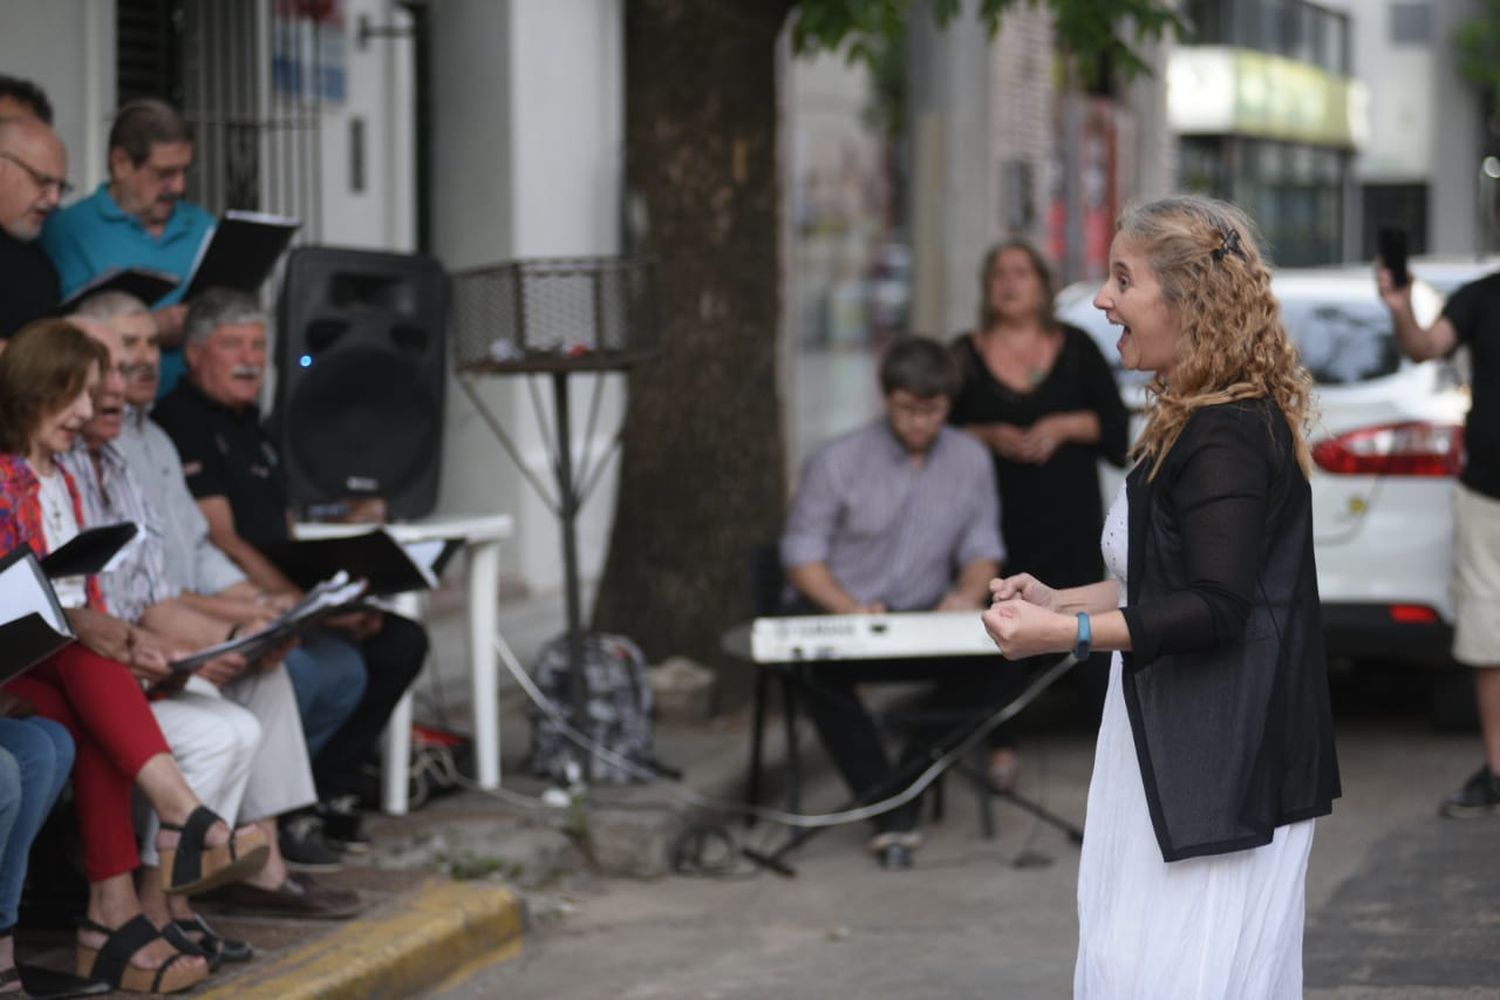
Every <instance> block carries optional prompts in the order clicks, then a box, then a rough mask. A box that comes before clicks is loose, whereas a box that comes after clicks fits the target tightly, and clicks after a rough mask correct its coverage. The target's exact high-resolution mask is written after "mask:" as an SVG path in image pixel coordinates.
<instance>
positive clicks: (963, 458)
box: [781, 417, 1005, 611]
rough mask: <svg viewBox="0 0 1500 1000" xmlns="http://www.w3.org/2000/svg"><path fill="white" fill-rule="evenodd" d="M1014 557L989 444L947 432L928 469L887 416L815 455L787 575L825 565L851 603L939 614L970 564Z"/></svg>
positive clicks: (784, 547) (790, 529)
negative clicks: (1008, 551) (1008, 549)
mask: <svg viewBox="0 0 1500 1000" xmlns="http://www.w3.org/2000/svg"><path fill="white" fill-rule="evenodd" d="M1004 558H1005V546H1004V544H1003V543H1002V542H1001V541H1000V500H999V497H998V495H997V494H996V491H995V470H994V465H993V464H992V463H991V461H990V456H989V453H988V452H987V451H986V450H985V448H984V446H983V445H982V444H980V443H979V442H978V441H976V440H974V439H973V438H972V437H970V436H969V435H967V434H965V433H963V432H962V431H957V430H954V429H953V428H951V427H944V428H943V429H942V432H941V433H940V434H939V435H938V438H937V440H936V441H935V442H934V443H933V445H932V448H931V450H930V451H928V453H927V459H926V461H925V462H923V463H922V466H921V467H920V468H918V467H917V466H915V465H913V464H912V462H911V459H910V457H909V456H908V455H907V453H906V450H905V449H904V448H903V447H902V446H901V442H900V441H898V440H897V439H896V436H895V434H894V433H893V432H892V431H891V429H890V425H889V424H888V423H887V422H886V419H885V418H884V417H881V418H880V419H878V420H876V421H875V422H873V423H871V424H867V425H866V426H864V427H862V428H860V429H858V430H856V431H852V432H850V433H848V434H845V435H843V436H842V437H839V438H835V439H834V440H833V441H830V442H828V443H827V444H825V445H823V446H822V447H821V448H819V449H818V450H817V451H816V452H814V453H813V455H812V457H810V458H809V459H808V460H807V463H806V464H805V465H804V466H803V468H802V478H801V480H800V482H799V483H798V485H797V495H796V498H795V499H794V500H793V502H792V509H791V512H790V514H788V516H787V523H786V531H785V533H784V534H783V535H782V536H781V564H782V565H783V566H784V567H786V568H788V569H793V568H796V567H798V566H806V565H809V564H811V563H823V564H824V565H825V566H827V567H828V570H829V572H830V573H832V574H833V577H834V579H836V580H838V582H839V585H840V586H842V587H843V588H844V589H845V590H846V591H848V592H849V596H851V597H853V598H854V599H855V600H857V601H859V602H860V603H862V604H863V603H870V602H874V601H879V602H881V603H883V604H884V605H885V606H886V607H887V608H888V609H890V610H892V611H925V610H927V609H929V608H932V607H934V606H935V605H936V604H937V603H938V602H939V601H941V600H942V599H943V595H944V594H946V593H947V592H948V590H949V588H950V587H951V586H952V584H953V582H954V581H955V579H956V578H957V576H958V574H959V572H960V571H961V570H962V569H963V568H964V567H965V566H968V565H969V564H970V563H973V562H975V561H977V560H981V559H993V560H995V561H996V562H1002V561H1003V560H1004Z"/></svg>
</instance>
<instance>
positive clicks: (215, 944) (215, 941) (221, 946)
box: [162, 913, 255, 972]
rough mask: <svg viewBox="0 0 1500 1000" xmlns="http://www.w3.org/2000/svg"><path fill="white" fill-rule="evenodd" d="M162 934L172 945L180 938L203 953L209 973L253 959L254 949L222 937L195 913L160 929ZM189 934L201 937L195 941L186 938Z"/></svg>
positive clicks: (244, 943) (238, 941)
mask: <svg viewBox="0 0 1500 1000" xmlns="http://www.w3.org/2000/svg"><path fill="white" fill-rule="evenodd" d="M162 933H163V934H165V935H166V937H167V940H168V941H172V942H173V943H174V944H175V943H176V939H177V938H181V939H182V940H183V941H186V942H187V943H188V944H190V945H192V946H193V947H195V948H197V949H198V950H199V951H201V952H203V955H204V957H205V958H207V959H208V968H209V971H210V972H218V971H219V966H220V965H222V964H223V963H225V962H248V961H250V960H251V959H253V958H254V957H255V949H254V948H252V947H250V943H249V942H248V941H240V940H237V939H235V938H230V937H224V936H223V935H221V934H219V933H218V932H217V931H215V930H214V929H213V928H212V927H210V926H209V923H208V921H207V920H204V919H203V916H202V915H201V914H196V913H195V914H193V916H192V917H191V918H189V919H187V920H174V921H172V922H171V923H170V924H168V925H167V926H166V927H165V928H163V929H162ZM174 934H175V936H176V937H174ZM189 934H201V935H203V936H202V937H200V938H198V939H197V940H196V941H195V940H193V939H192V938H191V937H189V936H188V935H189Z"/></svg>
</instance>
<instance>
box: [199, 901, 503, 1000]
mask: <svg viewBox="0 0 1500 1000" xmlns="http://www.w3.org/2000/svg"><path fill="white" fill-rule="evenodd" d="M524 926H525V904H524V903H523V902H522V901H521V898H520V897H519V896H517V895H516V894H515V893H513V892H511V891H510V890H509V889H506V888H504V887H503V886H498V885H480V884H475V883H460V882H440V881H430V882H426V883H424V884H423V885H422V886H421V887H420V888H418V889H417V890H415V891H414V892H412V893H411V894H410V895H409V896H407V897H406V898H404V899H402V900H400V901H399V902H397V903H395V904H393V905H392V906H391V907H390V908H389V909H387V910H386V911H385V912H383V913H381V914H380V915H378V916H374V917H369V918H365V919H361V920H357V921H354V922H352V923H350V924H348V925H346V926H344V927H341V928H339V929H338V930H337V931H335V932H333V933H332V934H329V935H328V936H327V937H324V938H322V939H320V940H318V941H315V942H313V943H312V944H308V945H305V946H303V947H301V948H297V949H295V950H293V951H290V952H288V953H287V954H285V955H281V956H279V957H277V958H276V959H275V960H274V961H272V962H269V963H267V964H266V965H265V966H264V967H252V968H251V969H249V970H247V971H246V973H245V974H244V975H241V976H237V977H235V978H234V979H231V980H227V981H225V982H224V983H223V985H221V986H218V987H215V988H213V989H210V990H207V991H206V992H203V993H201V994H199V996H200V997H201V998H202V1000H218V998H221V997H238V998H249V1000H258V998H266V1000H270V998H279V1000H301V998H308V1000H312V998H319V997H321V998H330V1000H337V998H344V997H348V998H360V997H404V996H410V995H412V994H414V993H416V992H417V991H419V990H424V989H430V988H432V987H433V986H435V985H437V984H438V983H440V982H443V981H447V980H454V979H455V977H456V975H457V973H460V972H468V971H472V970H473V969H474V968H478V967H480V966H482V965H488V964H490V963H493V962H500V961H505V960H507V959H510V958H514V957H515V956H517V955H519V954H520V953H521V945H522V938H523V935H524Z"/></svg>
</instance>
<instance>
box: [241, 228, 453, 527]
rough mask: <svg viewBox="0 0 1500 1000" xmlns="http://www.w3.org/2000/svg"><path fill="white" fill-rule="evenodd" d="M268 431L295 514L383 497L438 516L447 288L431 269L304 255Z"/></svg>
mask: <svg viewBox="0 0 1500 1000" xmlns="http://www.w3.org/2000/svg"><path fill="white" fill-rule="evenodd" d="M278 318H279V329H278V331H277V347H276V366H277V380H276V402H275V409H274V412H273V414H272V418H271V422H270V427H271V431H272V434H273V435H274V436H275V438H276V440H277V443H278V445H279V446H280V450H281V456H282V461H283V463H284V464H285V467H286V475H287V483H288V487H289V489H290V491H291V500H292V503H293V505H294V506H296V507H297V508H298V509H301V508H303V507H306V506H307V505H310V504H327V503H336V502H338V501H342V500H345V499H347V498H350V497H361V496H379V497H383V498H385V500H386V501H387V503H388V504H389V511H390V515H391V516H392V517H403V518H405V517H420V516H422V515H424V514H428V513H430V512H431V511H432V509H433V507H434V506H436V504H437V489H438V463H439V459H440V456H441V455H442V450H443V449H442V432H443V391H444V387H445V384H446V369H445V362H446V358H447V349H446V343H447V331H448V276H447V274H446V273H445V272H444V271H443V268H442V265H440V264H439V263H438V262H437V261H436V260H433V259H432V258H431V257H422V256H417V255H412V254H391V253H378V252H374V251H367V250H345V249H340V248H337V247H298V248H297V249H295V250H293V251H292V253H291V255H290V256H289V257H288V258H287V265H286V278H285V281H284V282H283V284H282V292H281V303H280V308H279V311H278Z"/></svg>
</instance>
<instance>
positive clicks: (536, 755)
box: [528, 633, 657, 785]
mask: <svg viewBox="0 0 1500 1000" xmlns="http://www.w3.org/2000/svg"><path fill="white" fill-rule="evenodd" d="M582 647H583V673H584V678H585V679H586V681H587V684H588V701H587V704H586V715H587V722H586V724H585V725H583V726H579V725H577V723H576V722H574V720H573V688H572V679H571V678H572V674H571V672H570V670H569V664H568V637H567V636H566V635H561V636H558V637H557V638H556V639H553V640H551V641H550V642H548V643H547V644H546V645H545V646H543V647H542V650H541V653H540V654H539V655H538V656H537V664H536V669H535V671H533V674H532V676H533V678H534V679H535V680H536V684H537V687H538V688H540V689H541V691H542V694H543V695H544V696H546V698H547V700H548V701H550V702H552V704H554V705H556V706H557V707H558V708H559V709H561V711H562V713H563V716H564V717H565V718H566V719H567V720H568V721H569V723H570V724H572V725H574V727H575V728H577V729H579V730H581V731H582V732H583V734H584V735H586V736H587V737H588V738H589V740H590V741H592V742H593V743H594V744H595V745H596V746H598V747H601V748H603V749H604V750H607V751H609V753H610V754H612V755H615V756H617V757H622V758H624V759H625V760H628V761H629V762H630V763H632V764H634V765H636V767H637V768H640V769H644V770H645V771H647V772H655V771H656V770H657V768H656V754H655V752H654V751H653V749H652V741H651V681H650V678H649V677H648V676H647V673H646V657H645V655H644V654H642V653H641V650H640V647H639V646H637V645H636V644H635V643H633V642H631V641H630V640H629V639H627V638H625V637H624V636H622V635H608V634H602V633H598V634H589V635H585V636H584V637H583V639H582ZM528 712H529V714H530V717H531V757H530V760H529V761H528V769H529V770H530V771H531V773H532V774H534V775H537V776H539V777H550V778H552V779H554V780H555V781H558V782H566V781H568V778H569V776H568V765H569V763H571V762H574V761H579V760H581V759H582V756H583V754H584V753H585V751H583V750H582V749H581V748H580V747H579V746H578V745H577V744H576V743H574V742H573V741H572V740H570V739H568V737H566V736H565V735H563V732H562V729H561V728H560V727H559V725H558V723H557V722H556V721H554V719H553V718H552V717H551V716H550V715H548V714H546V713H545V712H543V711H542V710H541V709H540V708H538V707H537V706H536V705H534V704H533V705H530V706H529V707H528ZM589 767H590V772H589V774H590V779H591V780H592V781H593V782H594V783H595V784H602V785H624V784H628V783H630V782H632V781H642V780H645V779H644V777H643V776H642V775H640V774H638V773H636V772H635V771H633V770H632V769H631V768H629V767H627V766H626V765H625V764H623V763H621V762H620V761H619V760H616V759H612V758H611V757H610V756H608V755H599V754H594V755H592V760H591V761H590V764H589Z"/></svg>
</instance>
